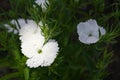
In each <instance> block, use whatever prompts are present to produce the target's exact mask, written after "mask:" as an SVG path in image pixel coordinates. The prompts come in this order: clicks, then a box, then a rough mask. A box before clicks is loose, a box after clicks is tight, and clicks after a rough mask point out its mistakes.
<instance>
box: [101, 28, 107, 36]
mask: <svg viewBox="0 0 120 80" xmlns="http://www.w3.org/2000/svg"><path fill="white" fill-rule="evenodd" d="M100 33H101V35H105V34H106V30H105V29H104V28H103V27H100Z"/></svg>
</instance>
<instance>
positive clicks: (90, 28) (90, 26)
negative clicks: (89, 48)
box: [77, 19, 106, 44]
mask: <svg viewBox="0 0 120 80" xmlns="http://www.w3.org/2000/svg"><path fill="white" fill-rule="evenodd" d="M99 31H100V32H99ZM77 33H78V35H79V40H80V41H81V42H82V43H85V44H92V43H96V42H97V41H98V40H99V37H100V35H99V34H101V35H104V34H105V33H106V31H105V29H104V28H103V27H100V26H98V24H97V22H96V21H95V20H93V19H90V20H88V21H86V22H80V23H79V24H78V25H77Z"/></svg>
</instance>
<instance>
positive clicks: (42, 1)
mask: <svg viewBox="0 0 120 80" xmlns="http://www.w3.org/2000/svg"><path fill="white" fill-rule="evenodd" d="M46 2H47V3H48V0H35V3H36V4H38V5H39V6H41V7H42V9H46V6H45V3H46Z"/></svg>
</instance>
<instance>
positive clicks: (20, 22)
mask: <svg viewBox="0 0 120 80" xmlns="http://www.w3.org/2000/svg"><path fill="white" fill-rule="evenodd" d="M17 21H18V23H17ZM17 21H16V20H12V21H11V22H10V24H12V25H15V28H13V27H11V26H10V25H9V24H5V25H4V26H5V28H6V29H8V32H13V33H14V34H17V33H18V30H19V29H20V27H21V26H23V25H24V24H25V20H24V19H18V20H17Z"/></svg>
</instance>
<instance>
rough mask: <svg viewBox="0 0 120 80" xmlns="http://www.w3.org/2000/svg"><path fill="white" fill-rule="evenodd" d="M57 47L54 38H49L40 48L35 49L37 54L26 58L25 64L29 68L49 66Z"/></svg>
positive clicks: (56, 52) (54, 56)
mask: <svg viewBox="0 0 120 80" xmlns="http://www.w3.org/2000/svg"><path fill="white" fill-rule="evenodd" d="M58 49H59V48H58V43H57V42H56V41H54V40H49V41H48V42H47V43H46V44H45V45H44V46H43V47H42V48H41V49H38V50H37V51H38V54H36V55H34V56H33V57H32V58H29V59H28V60H27V62H26V64H27V66H29V67H30V68H36V67H38V66H41V67H42V66H50V65H51V64H52V63H53V62H54V60H55V58H56V56H57V54H58ZM39 50H40V52H39Z"/></svg>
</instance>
